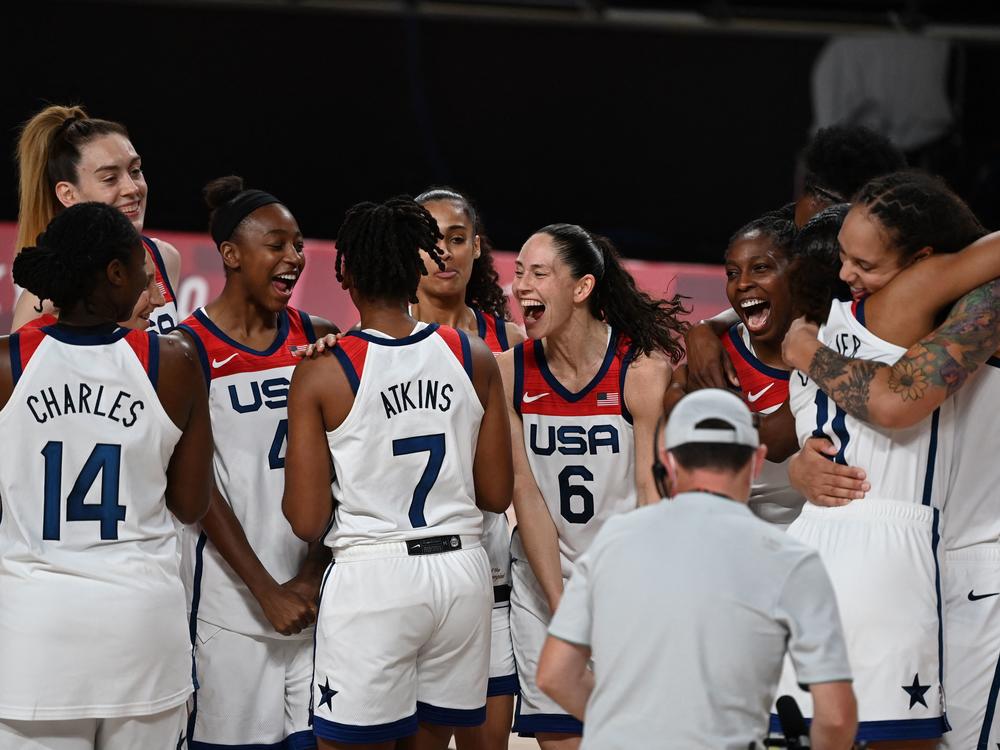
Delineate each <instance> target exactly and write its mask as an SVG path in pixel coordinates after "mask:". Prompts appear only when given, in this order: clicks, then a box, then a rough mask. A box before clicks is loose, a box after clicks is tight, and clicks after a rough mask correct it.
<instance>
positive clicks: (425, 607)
mask: <svg viewBox="0 0 1000 750" xmlns="http://www.w3.org/2000/svg"><path fill="white" fill-rule="evenodd" d="M438 239H439V233H438V229H437V222H436V221H435V220H434V217H432V216H431V215H430V214H429V213H428V212H427V211H426V210H425V209H424V208H422V207H421V206H419V205H417V204H416V203H415V202H413V201H412V200H410V199H408V198H396V199H393V200H390V201H388V202H386V203H384V204H379V205H377V204H373V203H362V204H359V205H357V206H355V207H354V208H352V209H351V210H350V211H349V212H348V213H347V216H346V217H345V219H344V224H343V225H342V227H341V229H340V232H339V233H338V236H337V278H338V279H339V280H341V281H342V283H343V285H344V286H345V287H346V288H347V290H348V291H349V292H350V294H351V299H352V300H353V301H354V304H355V305H356V306H357V308H358V311H359V312H360V313H361V324H360V325H361V330H358V331H351V332H349V333H348V334H346V335H345V336H344V337H343V338H342V339H341V340H340V342H339V343H338V345H337V346H336V347H335V348H334V349H333V350H332V353H329V354H327V355H326V356H322V357H319V358H317V359H310V360H306V361H304V362H302V363H301V364H300V365H299V366H298V367H297V368H296V371H295V376H294V378H293V380H292V387H291V391H290V393H289V405H288V416H289V433H288V435H289V443H288V453H287V456H286V475H285V495H284V500H283V507H284V511H285V514H286V516H287V517H288V519H289V521H291V524H292V528H293V529H294V530H295V533H296V534H298V535H299V537H301V538H302V539H306V540H310V541H315V540H318V539H321V538H322V539H323V540H324V541H325V542H326V544H327V545H328V546H329V547H331V548H332V550H333V558H334V563H333V565H332V566H331V567H330V569H329V572H328V573H327V577H326V580H325V582H324V584H323V590H322V593H321V599H320V607H319V616H318V622H317V629H316V656H315V674H314V677H313V688H314V690H313V711H314V716H313V729H314V730H315V732H316V735H317V738H318V740H319V746H320V747H321V748H347V747H353V748H358V747H361V748H373V749H378V750H388V749H389V748H392V747H393V745H394V743H395V741H396V740H399V739H402V738H407V739H406V740H405V741H404V742H403V743H402V745H403V746H404V747H407V748H419V749H423V748H427V749H428V750H431V749H435V750H443V749H444V748H445V747H447V744H448V740H449V738H450V736H451V734H452V732H453V730H454V729H455V727H460V726H477V725H480V724H482V723H483V722H484V721H485V719H486V705H485V704H486V690H487V679H488V674H489V645H490V634H489V629H490V612H491V609H492V605H493V590H492V586H491V582H490V573H489V564H488V559H487V556H486V553H485V551H484V550H483V549H482V544H481V537H482V527H483V513H482V511H490V512H493V513H502V512H503V511H504V510H506V508H507V506H508V505H509V504H510V493H511V486H512V483H513V474H512V469H511V455H510V427H509V424H508V422H507V416H506V411H505V409H504V405H503V389H502V385H501V382H500V375H499V372H498V371H497V366H496V361H495V358H494V356H493V354H492V353H491V352H490V350H489V348H488V347H487V346H486V344H485V343H483V342H482V341H480V340H479V339H478V338H475V337H471V336H468V335H466V334H465V333H464V332H463V331H461V330H457V329H453V328H449V327H447V326H440V325H437V324H425V323H419V322H417V321H416V320H414V319H413V318H412V317H411V316H410V315H409V312H408V309H407V306H408V304H409V303H411V302H415V301H416V290H417V285H418V281H419V279H420V277H421V275H423V274H425V273H426V268H425V267H424V262H423V260H422V258H421V251H424V252H425V253H427V254H429V255H430V256H431V257H434V258H437V257H438V250H437V247H436V243H437V241H438ZM439 260H440V259H439ZM443 267H444V263H443V262H441V263H440V265H438V268H443ZM331 473H333V475H334V476H335V478H336V479H335V484H334V493H333V494H334V496H335V497H336V499H337V502H336V503H334V502H333V497H332V496H331V488H330V481H329V480H330V476H331ZM331 514H333V517H332V518H331Z"/></svg>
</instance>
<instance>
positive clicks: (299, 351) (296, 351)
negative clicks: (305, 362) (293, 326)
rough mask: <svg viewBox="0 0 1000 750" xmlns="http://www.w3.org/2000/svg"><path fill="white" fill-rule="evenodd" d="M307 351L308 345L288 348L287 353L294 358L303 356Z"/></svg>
mask: <svg viewBox="0 0 1000 750" xmlns="http://www.w3.org/2000/svg"><path fill="white" fill-rule="evenodd" d="M308 350H309V344H298V345H297V346H289V347H288V351H290V352H291V353H292V354H293V355H295V356H296V357H301V356H304V355H305V353H306V352H307V351H308Z"/></svg>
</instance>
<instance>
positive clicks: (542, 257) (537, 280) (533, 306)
mask: <svg viewBox="0 0 1000 750" xmlns="http://www.w3.org/2000/svg"><path fill="white" fill-rule="evenodd" d="M593 288H594V277H593V276H591V275H590V274H587V275H585V276H583V277H582V278H580V279H574V278H573V275H572V273H571V272H570V268H569V266H568V265H567V264H566V263H565V262H564V261H563V260H562V258H560V257H559V253H558V252H557V251H556V247H555V243H554V242H553V240H552V237H551V236H550V235H548V234H544V233H542V234H533V235H532V236H531V237H529V238H528V241H527V242H525V243H524V246H523V247H522V248H521V252H520V253H519V254H518V256H517V260H516V261H515V263H514V283H513V285H512V292H513V296H514V299H516V300H517V302H518V304H519V305H520V306H521V314H522V315H523V316H524V327H525V331H526V332H527V334H528V336H529V337H530V338H533V339H541V338H544V337H546V336H549V335H551V334H552V332H553V331H555V330H558V329H559V328H560V327H561V326H563V325H564V324H565V323H566V322H567V321H568V320H569V318H570V316H572V315H573V313H574V312H575V311H576V309H577V308H582V309H584V310H585V311H586V308H587V298H588V297H589V295H590V292H592V291H593ZM586 314H588V315H589V314H590V313H589V312H586Z"/></svg>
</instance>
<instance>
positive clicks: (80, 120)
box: [12, 105, 181, 333]
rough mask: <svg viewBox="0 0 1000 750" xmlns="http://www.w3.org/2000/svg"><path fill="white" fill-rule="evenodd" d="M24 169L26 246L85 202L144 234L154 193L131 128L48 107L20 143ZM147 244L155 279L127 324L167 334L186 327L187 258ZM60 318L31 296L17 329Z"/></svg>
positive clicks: (25, 298) (21, 224)
mask: <svg viewBox="0 0 1000 750" xmlns="http://www.w3.org/2000/svg"><path fill="white" fill-rule="evenodd" d="M17 164H18V177H19V199H20V202H19V205H18V217H17V220H18V228H17V247H18V248H20V247H24V246H27V245H30V244H31V243H33V242H34V241H35V238H36V237H37V236H38V234H39V233H40V232H41V231H42V230H43V229H44V228H45V226H46V225H47V224H48V223H49V222H50V221H51V220H52V218H53V217H54V216H55V215H56V214H57V213H59V211H61V210H63V208H65V207H66V206H72V205H74V204H75V203H80V202H83V201H98V202H100V203H107V204H108V205H109V206H114V207H115V208H117V209H118V210H119V211H121V212H122V213H123V214H124V215H125V217H126V218H128V220H129V221H131V222H132V226H134V227H135V229H136V231H138V232H139V233H140V234H141V233H142V226H143V222H144V221H145V218H146V196H147V192H148V187H147V185H146V178H145V176H144V175H143V172H142V159H141V158H140V157H139V154H138V153H137V152H136V150H135V147H134V146H133V145H132V142H131V140H130V139H129V135H128V131H127V130H126V129H125V126H124V125H122V124H120V123H117V122H112V121H110V120H100V119H97V118H93V117H88V116H87V113H86V112H85V111H84V109H83V108H82V107H61V106H58V105H53V106H49V107H46V108H45V109H43V110H42V111H40V112H38V113H37V114H35V115H34V116H33V117H32V118H31V119H30V120H28V121H27V122H26V123H25V124H24V127H23V128H22V130H21V134H20V137H19V138H18V141H17ZM142 241H143V245H144V246H145V248H146V253H147V260H146V263H147V265H148V267H149V268H150V269H151V270H152V272H153V280H152V282H151V283H150V285H149V286H148V289H147V290H146V291H144V292H143V294H142V295H141V296H140V299H139V301H138V302H137V303H136V307H135V309H134V310H133V312H132V315H131V316H130V317H129V318H128V319H127V320H126V321H125V322H124V323H123V325H125V326H126V327H129V328H136V329H140V330H141V329H144V328H147V327H150V328H152V329H153V330H155V331H158V332H159V333H166V332H167V331H169V330H171V329H173V328H174V326H176V325H177V324H178V323H179V322H180V319H179V318H178V316H177V303H176V300H175V295H174V290H175V289H177V284H178V281H179V277H180V272H181V257H180V253H178V252H177V249H176V248H175V247H174V246H173V245H171V244H170V243H168V242H164V241H163V240H156V239H151V238H148V237H143V238H142ZM54 312H55V310H53V308H52V302H51V300H39V299H38V297H37V296H36V295H34V294H32V293H31V292H28V291H25V292H23V293H22V294H21V296H20V297H18V299H17V303H16V305H15V307H14V320H13V323H12V330H15V331H16V330H17V329H18V328H20V327H21V326H23V325H25V324H26V323H28V322H30V321H31V320H33V319H35V318H38V317H39V316H51V315H52V314H53V313H54ZM48 322H51V320H50V319H49V318H48V317H47V319H46V320H45V323H48Z"/></svg>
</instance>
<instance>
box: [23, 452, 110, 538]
mask: <svg viewBox="0 0 1000 750" xmlns="http://www.w3.org/2000/svg"><path fill="white" fill-rule="evenodd" d="M42 455H43V456H45V499H44V511H43V512H44V515H43V518H42V538H43V539H49V540H54V541H56V540H58V539H59V536H60V526H61V516H62V514H61V513H60V510H61V507H62V463H63V444H62V441H61V440H50V441H49V442H47V443H46V444H45V447H44V448H42ZM121 463H122V447H121V446H120V445H110V444H108V443H98V444H97V445H95V446H94V450H92V451H91V452H90V456H89V457H88V458H87V462H86V463H85V464H84V465H83V468H82V469H80V474H79V476H77V478H76V481H75V482H74V483H73V489H71V490H70V491H69V497H67V498H66V520H67V521H100V522H101V539H117V538H118V524H119V523H120V522H122V521H124V520H125V506H124V505H119V504H118V487H119V482H120V476H121ZM98 474H100V475H101V502H100V503H91V504H87V503H84V502H83V501H84V498H86V497H87V493H88V492H89V491H90V488H91V486H92V485H93V484H94V482H95V481H97V475H98Z"/></svg>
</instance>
